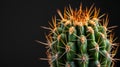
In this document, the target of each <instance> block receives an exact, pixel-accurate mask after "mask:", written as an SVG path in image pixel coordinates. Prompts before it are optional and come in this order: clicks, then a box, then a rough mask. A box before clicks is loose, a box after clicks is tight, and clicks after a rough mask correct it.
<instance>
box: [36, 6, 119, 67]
mask: <svg viewBox="0 0 120 67" xmlns="http://www.w3.org/2000/svg"><path fill="white" fill-rule="evenodd" d="M57 12H58V14H59V16H60V19H56V17H55V16H54V17H53V18H52V23H49V24H50V27H42V28H44V29H48V30H50V33H49V34H48V35H46V39H47V43H43V42H41V41H38V42H39V43H42V44H44V45H46V46H47V48H48V50H47V51H46V54H47V58H41V59H42V60H48V62H49V64H50V67H113V66H114V62H115V61H116V60H119V59H116V58H114V56H115V54H116V52H117V49H118V44H117V43H114V40H115V39H114V34H113V32H112V30H113V28H115V27H116V26H112V27H107V26H108V22H109V21H108V15H106V14H102V15H99V13H100V9H97V8H96V7H94V5H92V6H91V7H90V8H87V7H86V8H85V9H83V8H82V5H80V8H79V9H77V10H74V9H72V8H71V7H70V6H69V7H68V8H66V7H65V8H64V14H63V15H62V13H61V12H60V10H57ZM111 28H112V29H111Z"/></svg>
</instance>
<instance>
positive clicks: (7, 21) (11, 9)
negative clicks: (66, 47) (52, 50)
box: [0, 0, 120, 67]
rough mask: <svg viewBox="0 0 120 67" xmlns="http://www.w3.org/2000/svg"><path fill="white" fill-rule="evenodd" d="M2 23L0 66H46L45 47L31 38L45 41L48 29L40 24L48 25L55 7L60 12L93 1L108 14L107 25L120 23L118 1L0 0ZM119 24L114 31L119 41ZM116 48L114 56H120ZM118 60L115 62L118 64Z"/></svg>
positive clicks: (89, 3) (92, 1) (54, 13)
mask: <svg viewBox="0 0 120 67" xmlns="http://www.w3.org/2000/svg"><path fill="white" fill-rule="evenodd" d="M1 3H2V4H1V5H2V7H1V9H2V15H1V16H2V22H3V23H2V24H3V28H2V29H3V30H2V31H3V32H1V33H3V42H2V43H1V44H0V61H1V62H0V65H1V66H0V67H48V63H47V61H40V60H39V58H40V57H46V55H45V46H43V45H41V44H38V43H36V42H35V41H34V40H41V41H43V42H45V37H44V33H45V32H46V33H47V32H48V31H46V30H44V29H41V28H40V26H48V21H51V17H52V16H54V15H57V12H56V10H57V9H60V10H61V11H63V8H64V7H65V6H68V5H69V4H70V5H71V6H72V7H73V8H78V7H79V4H80V3H82V4H83V6H90V5H92V4H93V3H94V4H95V6H96V7H98V8H101V12H102V13H107V14H109V19H110V23H109V25H110V26H111V25H117V26H120V21H119V20H120V19H119V18H120V10H119V9H120V8H119V6H120V4H119V2H118V1H116V0H115V1H114V0H23V1H22V0H3V1H2V2H1ZM119 29H120V27H118V28H117V29H116V30H115V33H116V36H118V37H119V38H118V40H117V42H120V35H119V34H120V30H119ZM119 53H120V50H119V51H118V53H117V55H116V57H119V58H120V54H119ZM119 64H120V62H118V63H117V67H119V66H120V65H119Z"/></svg>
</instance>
